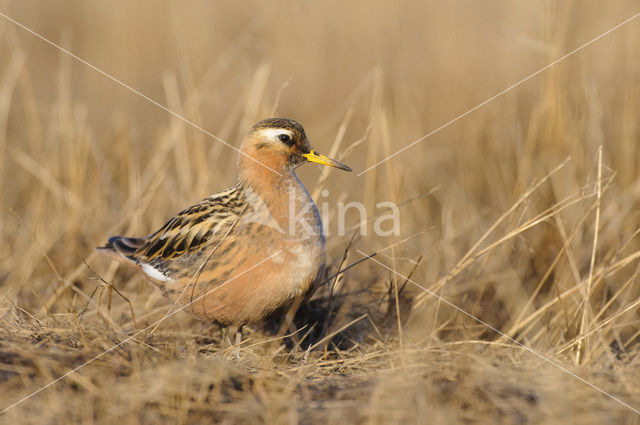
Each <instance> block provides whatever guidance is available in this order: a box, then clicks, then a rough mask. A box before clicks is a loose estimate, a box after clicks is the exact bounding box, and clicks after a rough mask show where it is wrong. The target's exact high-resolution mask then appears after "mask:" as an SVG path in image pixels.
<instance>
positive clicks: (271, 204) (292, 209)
mask: <svg viewBox="0 0 640 425" xmlns="http://www.w3.org/2000/svg"><path fill="white" fill-rule="evenodd" d="M239 169H240V172H239V173H238V182H237V185H238V187H239V189H241V190H242V191H243V193H244V194H245V199H247V201H248V203H249V204H250V206H251V208H252V210H253V212H254V213H257V214H258V215H262V214H265V215H268V217H269V218H268V221H269V220H271V219H273V220H275V222H276V223H277V224H278V226H279V227H278V228H279V229H281V230H282V231H283V233H287V234H289V236H291V237H294V238H298V237H302V236H304V235H307V237H311V236H318V237H323V236H322V224H321V222H320V217H319V214H318V210H317V208H316V206H315V204H314V203H313V200H312V199H311V196H310V195H309V193H308V192H307V190H306V189H305V187H304V186H303V185H302V183H301V182H300V180H299V179H298V176H296V174H295V172H294V170H293V169H289V170H286V172H283V173H282V174H280V175H279V174H276V173H274V172H272V171H270V170H268V169H266V168H264V167H261V166H260V165H255V166H253V167H240V168H239Z"/></svg>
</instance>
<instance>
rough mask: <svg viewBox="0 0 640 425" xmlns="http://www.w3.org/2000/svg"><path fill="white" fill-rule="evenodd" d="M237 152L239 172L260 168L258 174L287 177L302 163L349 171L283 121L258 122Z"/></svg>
mask: <svg viewBox="0 0 640 425" xmlns="http://www.w3.org/2000/svg"><path fill="white" fill-rule="evenodd" d="M240 152H241V156H240V163H239V165H240V168H241V169H242V168H254V167H260V168H262V169H263V170H262V171H264V170H267V171H271V172H272V171H275V172H277V173H279V174H288V173H290V172H291V171H293V170H294V169H295V168H296V167H298V166H300V165H302V164H304V163H305V162H315V163H318V164H322V165H328V166H331V167H335V168H339V169H341V170H345V171H351V168H349V167H348V166H346V165H344V164H342V163H340V162H338V161H336V160H335V159H332V158H329V157H327V156H324V155H320V154H319V153H318V152H316V151H315V150H314V149H313V148H312V147H311V144H310V143H309V139H307V135H306V133H305V132H304V128H302V125H300V123H299V122H297V121H294V120H292V119H287V118H269V119H266V120H263V121H260V122H258V123H257V124H256V125H254V126H253V127H252V128H251V130H250V131H249V134H248V135H247V137H246V138H245V140H244V142H243V143H242V146H241V147H240ZM267 167H268V168H267ZM269 169H271V170H269Z"/></svg>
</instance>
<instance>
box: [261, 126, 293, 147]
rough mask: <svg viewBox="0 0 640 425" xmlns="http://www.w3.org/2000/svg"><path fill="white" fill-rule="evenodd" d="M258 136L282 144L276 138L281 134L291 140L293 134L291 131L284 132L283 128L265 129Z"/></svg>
mask: <svg viewBox="0 0 640 425" xmlns="http://www.w3.org/2000/svg"><path fill="white" fill-rule="evenodd" d="M260 134H261V135H262V136H263V137H264V138H266V139H269V140H272V141H274V142H279V143H282V142H281V140H280V139H278V136H280V135H281V134H287V135H289V137H290V138H292V139H293V132H292V131H291V130H285V129H284V128H265V129H264V130H260Z"/></svg>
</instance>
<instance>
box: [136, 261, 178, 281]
mask: <svg viewBox="0 0 640 425" xmlns="http://www.w3.org/2000/svg"><path fill="white" fill-rule="evenodd" d="M142 271H143V272H145V273H146V274H147V276H149V277H150V278H152V279H155V280H159V281H161V282H169V281H170V280H172V279H171V278H170V277H169V276H167V275H165V274H163V273H162V272H161V271H160V270H158V269H155V268H153V266H151V265H149V264H143V265H142Z"/></svg>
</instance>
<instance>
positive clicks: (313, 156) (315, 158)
mask: <svg viewBox="0 0 640 425" xmlns="http://www.w3.org/2000/svg"><path fill="white" fill-rule="evenodd" d="M302 156H304V157H305V158H307V161H309V162H315V163H317V164H322V165H328V166H330V167H336V168H339V169H341V170H344V171H353V170H352V169H351V167H348V166H346V165H344V164H343V163H341V162H338V161H336V160H335V159H332V158H329V157H328V156H324V155H320V154H319V153H318V152H316V151H311V152H309V153H305V154H302Z"/></svg>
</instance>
